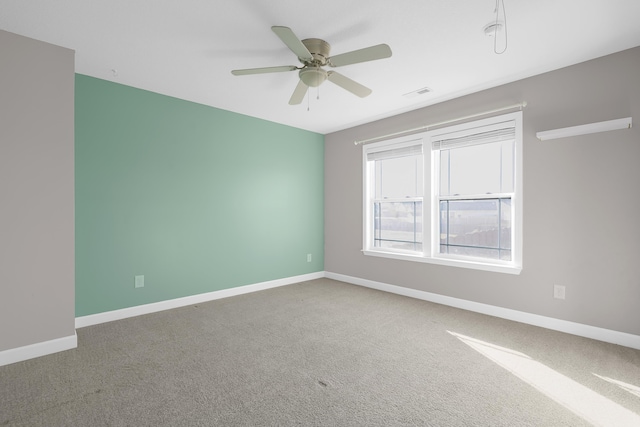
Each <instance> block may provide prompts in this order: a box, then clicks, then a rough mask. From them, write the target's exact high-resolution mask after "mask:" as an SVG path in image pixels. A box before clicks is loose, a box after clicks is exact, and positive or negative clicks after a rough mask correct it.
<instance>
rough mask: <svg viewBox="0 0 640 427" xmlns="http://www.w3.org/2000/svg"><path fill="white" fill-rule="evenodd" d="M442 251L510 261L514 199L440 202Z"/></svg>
mask: <svg viewBox="0 0 640 427" xmlns="http://www.w3.org/2000/svg"><path fill="white" fill-rule="evenodd" d="M440 252H441V253H446V254H456V255H466V256H474V257H482V258H492V259H503V260H511V200H510V199H480V200H444V201H441V202H440Z"/></svg>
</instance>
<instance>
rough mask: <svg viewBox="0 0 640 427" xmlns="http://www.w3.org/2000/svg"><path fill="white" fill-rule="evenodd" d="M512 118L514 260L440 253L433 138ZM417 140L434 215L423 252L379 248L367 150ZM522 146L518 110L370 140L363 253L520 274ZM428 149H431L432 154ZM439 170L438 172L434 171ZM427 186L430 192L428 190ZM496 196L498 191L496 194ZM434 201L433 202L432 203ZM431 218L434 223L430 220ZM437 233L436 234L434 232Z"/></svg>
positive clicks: (426, 220) (426, 226)
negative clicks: (368, 192) (447, 125)
mask: <svg viewBox="0 0 640 427" xmlns="http://www.w3.org/2000/svg"><path fill="white" fill-rule="evenodd" d="M508 120H514V121H515V132H516V142H515V149H514V155H515V176H514V180H515V182H514V194H513V196H512V199H511V203H512V206H513V207H514V216H513V223H512V238H513V242H514V243H513V244H512V251H513V252H512V254H513V259H512V261H508V262H507V261H499V260H484V259H479V258H470V257H469V258H465V257H461V256H451V255H446V254H440V253H438V244H437V242H436V240H435V239H432V236H433V235H437V234H439V231H438V230H439V222H438V221H439V212H438V204H437V203H436V200H435V199H436V197H437V192H436V189H435V185H436V180H434V179H432V177H433V176H435V175H434V173H435V172H437V168H438V166H437V162H436V160H435V158H434V157H435V155H434V153H435V152H434V151H432V148H431V141H432V140H433V139H437V138H440V137H441V136H442V135H443V134H452V133H457V134H460V133H464V132H469V133H471V132H472V129H473V128H477V127H482V126H488V125H492V124H497V123H501V122H505V121H508ZM417 141H421V142H422V144H423V146H422V150H423V161H424V163H425V164H424V167H423V171H424V177H423V178H424V186H423V188H424V189H425V194H424V197H423V214H424V213H425V212H430V213H431V215H430V218H426V217H425V218H423V225H422V227H423V252H422V253H418V252H409V251H401V250H389V249H387V248H385V249H377V248H374V246H373V241H372V239H373V236H372V233H371V232H370V230H371V229H372V226H373V223H372V221H373V219H372V218H371V215H372V212H371V209H369V203H370V201H371V198H372V195H371V194H367V191H371V190H372V186H371V185H368V183H370V182H371V180H372V179H373V170H371V169H372V168H369V167H368V164H367V153H368V152H374V151H383V150H385V149H388V147H389V146H392V145H393V146H398V147H401V146H408V145H413V144H415V143H416V142H417ZM522 146H523V135H522V112H521V111H518V112H515V113H509V114H504V115H501V116H495V117H490V118H487V119H482V120H477V121H474V122H469V123H464V124H460V125H455V126H449V127H447V128H441V129H437V130H434V131H426V132H423V133H419V134H414V135H410V136H406V137H401V138H394V139H391V140H386V141H381V142H377V143H373V144H369V145H367V146H364V147H363V156H362V162H363V164H362V166H363V168H362V170H363V213H364V215H363V218H364V221H363V242H362V244H363V248H364V249H363V250H362V253H363V254H364V255H367V256H374V257H382V258H390V259H397V260H403V261H414V262H424V263H428V264H437V265H445V266H450V267H461V268H470V269H474V270H484V271H491V272H497V273H507V274H520V273H521V271H522V248H523V242H522V237H523V232H522V221H523V212H522V208H523V201H522V200H523V197H522V190H523V185H522V176H523V171H522V166H523V160H522V149H523V148H522ZM427 153H431V154H430V155H429V154H427ZM434 171H435V172H434ZM427 189H428V190H429V191H430V193H427ZM493 196H494V197H495V196H496V195H493ZM429 205H430V206H429ZM429 222H430V223H429ZM434 233H435V234H434Z"/></svg>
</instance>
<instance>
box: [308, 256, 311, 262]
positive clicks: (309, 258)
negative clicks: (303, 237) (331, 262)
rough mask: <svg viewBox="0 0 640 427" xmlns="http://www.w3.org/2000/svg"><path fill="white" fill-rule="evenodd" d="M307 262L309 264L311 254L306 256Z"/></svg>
mask: <svg viewBox="0 0 640 427" xmlns="http://www.w3.org/2000/svg"><path fill="white" fill-rule="evenodd" d="M307 262H311V254H307Z"/></svg>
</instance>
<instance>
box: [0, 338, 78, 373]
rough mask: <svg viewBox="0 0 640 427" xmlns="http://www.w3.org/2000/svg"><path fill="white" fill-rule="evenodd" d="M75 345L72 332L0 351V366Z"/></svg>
mask: <svg viewBox="0 0 640 427" xmlns="http://www.w3.org/2000/svg"><path fill="white" fill-rule="evenodd" d="M76 347H78V336H77V335H76V333H75V332H74V333H73V335H69V336H68V337H62V338H56V339H54V340H50V341H44V342H39V343H36V344H31V345H25V346H23V347H18V348H12V349H9V350H4V351H0V366H4V365H10V364H11V363H16V362H22V361H23V360H29V359H34V358H36V357H40V356H46V355H48V354H53V353H57V352H59V351H65V350H71V349H72V348H76Z"/></svg>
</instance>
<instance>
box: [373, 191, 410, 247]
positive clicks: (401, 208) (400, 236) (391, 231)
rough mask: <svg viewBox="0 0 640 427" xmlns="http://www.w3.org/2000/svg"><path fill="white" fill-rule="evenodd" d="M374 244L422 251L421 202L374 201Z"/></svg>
mask: <svg viewBox="0 0 640 427" xmlns="http://www.w3.org/2000/svg"><path fill="white" fill-rule="evenodd" d="M373 235H374V246H376V247H381V248H392V249H404V250H410V251H422V202H421V201H412V202H378V203H374V234H373Z"/></svg>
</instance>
